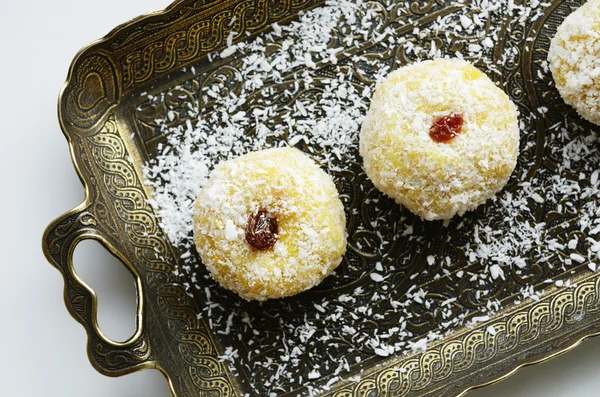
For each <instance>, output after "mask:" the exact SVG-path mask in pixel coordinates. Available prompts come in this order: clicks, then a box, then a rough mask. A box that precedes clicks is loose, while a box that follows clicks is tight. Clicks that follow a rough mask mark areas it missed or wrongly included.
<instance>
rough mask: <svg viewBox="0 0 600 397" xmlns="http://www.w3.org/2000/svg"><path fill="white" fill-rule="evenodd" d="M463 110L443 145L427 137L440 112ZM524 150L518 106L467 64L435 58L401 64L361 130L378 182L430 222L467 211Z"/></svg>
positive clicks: (370, 171) (496, 186) (490, 192)
mask: <svg viewBox="0 0 600 397" xmlns="http://www.w3.org/2000/svg"><path fill="white" fill-rule="evenodd" d="M449 114H461V115H462V116H463V118H464V125H463V127H462V132H461V133H460V134H459V135H458V136H456V137H455V138H453V139H452V140H451V141H449V142H446V143H437V142H435V141H433V140H432V139H431V137H430V136H429V128H430V126H431V125H432V123H433V122H434V121H435V120H436V119H437V118H439V117H443V116H447V115H449ZM518 150H519V126H518V120H517V111H516V108H515V106H514V105H513V103H512V102H511V101H510V99H509V98H508V96H507V95H506V94H505V93H504V92H503V91H502V90H501V89H500V88H498V87H496V85H494V83H493V82H492V81H491V80H490V79H489V78H488V77H487V76H486V75H485V74H483V73H482V72H480V71H479V70H478V69H476V68H475V67H473V66H472V65H471V64H470V63H468V62H466V61H462V60H458V59H438V60H434V61H425V62H420V63H416V64H413V65H410V66H406V67H403V68H401V69H398V70H396V71H394V72H392V73H391V74H390V75H389V76H388V77H387V78H386V79H385V80H384V81H383V82H381V83H380V84H379V85H378V87H377V89H376V90H375V94H374V96H373V99H372V102H371V107H370V109H369V113H368V115H367V118H366V119H365V121H364V123H363V125H362V130H361V133H360V153H361V155H362V157H363V160H364V168H365V171H366V173H367V175H368V176H369V178H370V179H371V180H372V181H373V183H374V185H375V186H376V187H377V188H378V189H379V190H381V191H382V192H384V193H385V194H387V195H389V196H390V197H392V198H394V199H395V200H396V201H397V202H399V203H400V204H402V205H404V206H405V207H407V208H408V209H409V210H410V211H412V212H414V213H415V214H417V215H419V216H420V217H422V218H424V219H427V220H434V219H448V218H451V217H453V216H454V215H456V214H461V215H462V214H463V213H464V212H466V211H469V210H472V209H474V208H476V207H477V206H479V205H481V204H483V203H484V202H485V201H486V200H488V199H489V198H491V197H493V196H494V195H495V194H496V193H497V192H498V191H500V190H501V189H502V187H503V186H504V185H505V184H506V182H507V181H508V178H509V177H510V174H511V173H512V171H513V169H514V168H515V165H516V162H517V155H518Z"/></svg>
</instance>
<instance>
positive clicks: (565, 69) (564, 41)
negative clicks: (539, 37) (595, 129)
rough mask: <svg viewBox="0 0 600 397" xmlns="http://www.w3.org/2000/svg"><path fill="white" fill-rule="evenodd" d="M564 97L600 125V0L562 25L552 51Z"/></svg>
mask: <svg viewBox="0 0 600 397" xmlns="http://www.w3.org/2000/svg"><path fill="white" fill-rule="evenodd" d="M548 61H549V62H550V70H551V71H552V76H553V77H554V81H555V83H556V87H557V88H558V91H559V92H560V95H561V96H562V97H563V99H564V101H565V102H566V103H567V104H569V105H571V106H573V107H574V108H575V110H577V113H579V115H580V116H581V117H583V118H585V119H586V120H589V121H591V122H592V123H594V124H598V125H600V92H599V89H600V0H590V1H588V2H587V3H585V4H584V5H583V6H581V7H580V8H579V9H577V10H576V11H575V12H573V13H572V14H571V15H569V16H568V17H567V18H565V20H564V21H563V23H562V24H561V25H560V26H559V27H558V30H557V31H556V35H555V36H554V37H553V38H552V41H551V42H550V50H549V51H548Z"/></svg>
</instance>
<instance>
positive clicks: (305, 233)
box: [194, 148, 346, 300]
mask: <svg viewBox="0 0 600 397" xmlns="http://www.w3.org/2000/svg"><path fill="white" fill-rule="evenodd" d="M194 240H195V243H196V247H197V249H198V252H199V254H200V256H201V258H202V261H203V263H204V264H205V265H206V267H207V268H208V270H209V272H210V274H211V275H212V277H213V278H214V279H215V280H217V281H218V282H219V283H220V284H221V285H222V286H223V287H225V288H228V289H230V290H232V291H234V292H236V293H237V294H239V295H240V296H241V297H242V298H244V299H247V300H266V299H271V298H281V297H285V296H291V295H294V294H297V293H299V292H302V291H304V290H307V289H309V288H311V287H313V286H315V285H317V284H319V283H320V282H321V281H322V280H323V279H324V278H325V277H326V276H328V275H329V274H330V273H331V272H332V271H333V270H334V269H335V268H336V267H337V266H338V265H339V264H340V262H341V260H342V256H343V254H344V252H345V250H346V216H345V213H344V207H343V204H342V202H341V201H340V199H339V196H338V191H337V189H336V187H335V185H334V183H333V181H332V179H331V177H330V176H329V175H327V174H326V173H325V172H324V171H323V170H321V169H320V168H319V166H318V165H317V164H316V163H315V162H314V161H313V160H311V159H310V158H309V157H308V156H306V155H305V154H303V153H302V152H301V151H299V150H297V149H293V148H278V149H267V150H262V151H258V152H254V153H250V154H246V155H244V156H241V157H238V158H236V159H234V160H230V161H226V162H224V163H222V164H220V165H219V166H217V168H215V170H214V171H213V172H212V173H211V176H210V178H209V180H208V182H207V184H206V185H205V187H204V189H202V191H201V193H200V194H199V196H198V198H197V200H196V202H195V215H194Z"/></svg>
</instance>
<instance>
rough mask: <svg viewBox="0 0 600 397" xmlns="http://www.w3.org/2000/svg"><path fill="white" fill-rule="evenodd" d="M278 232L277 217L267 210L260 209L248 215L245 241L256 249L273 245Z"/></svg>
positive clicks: (265, 248)
mask: <svg viewBox="0 0 600 397" xmlns="http://www.w3.org/2000/svg"><path fill="white" fill-rule="evenodd" d="M278 232H279V225H278V223H277V218H275V216H273V215H272V214H270V213H269V212H267V211H265V210H260V211H258V212H255V213H254V214H250V216H249V217H248V223H247V224H246V241H247V242H248V244H250V245H251V246H252V247H254V248H256V249H257V250H260V251H264V250H267V249H269V248H271V247H272V246H274V245H275V243H276V242H277V233H278Z"/></svg>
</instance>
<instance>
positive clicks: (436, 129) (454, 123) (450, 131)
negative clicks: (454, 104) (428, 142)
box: [429, 114, 465, 143]
mask: <svg viewBox="0 0 600 397" xmlns="http://www.w3.org/2000/svg"><path fill="white" fill-rule="evenodd" d="M464 121H465V120H464V119H463V116H462V114H451V115H449V116H443V117H440V118H439V119H437V120H436V121H434V123H433V124H432V125H431V127H429V136H430V137H431V139H433V140H434V141H435V142H440V143H444V142H448V141H450V140H452V139H453V138H454V137H455V136H457V135H458V134H460V133H461V132H462V127H463V123H464Z"/></svg>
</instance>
